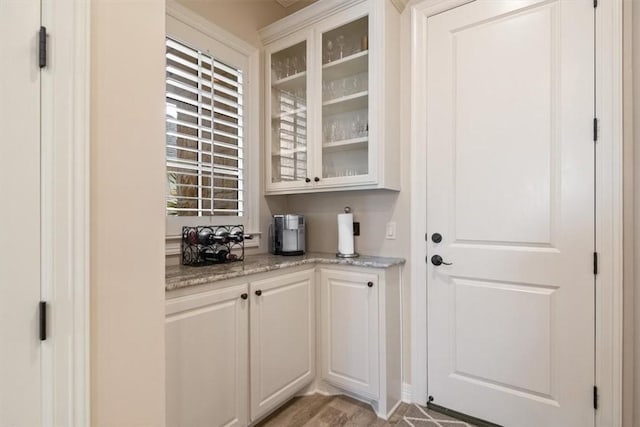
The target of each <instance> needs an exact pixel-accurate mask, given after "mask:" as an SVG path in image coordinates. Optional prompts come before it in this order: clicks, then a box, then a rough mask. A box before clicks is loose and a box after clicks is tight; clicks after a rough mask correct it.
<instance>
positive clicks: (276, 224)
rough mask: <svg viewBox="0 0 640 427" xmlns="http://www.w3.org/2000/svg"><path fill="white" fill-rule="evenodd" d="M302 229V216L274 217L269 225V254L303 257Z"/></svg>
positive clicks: (303, 239)
mask: <svg viewBox="0 0 640 427" xmlns="http://www.w3.org/2000/svg"><path fill="white" fill-rule="evenodd" d="M304 228H305V227H304V217H303V216H302V215H293V214H286V215H274V216H273V221H272V223H271V224H270V225H269V252H271V253H272V254H276V255H291V256H292V255H304V252H305V237H304V234H305V231H304Z"/></svg>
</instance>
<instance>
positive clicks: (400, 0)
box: [391, 0, 409, 13]
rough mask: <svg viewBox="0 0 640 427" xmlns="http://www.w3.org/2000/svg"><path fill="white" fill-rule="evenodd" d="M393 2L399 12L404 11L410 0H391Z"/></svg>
mask: <svg viewBox="0 0 640 427" xmlns="http://www.w3.org/2000/svg"><path fill="white" fill-rule="evenodd" d="M391 3H392V4H393V5H394V6H395V7H396V9H398V12H399V13H402V11H403V10H404V9H405V8H406V7H407V4H409V0H391Z"/></svg>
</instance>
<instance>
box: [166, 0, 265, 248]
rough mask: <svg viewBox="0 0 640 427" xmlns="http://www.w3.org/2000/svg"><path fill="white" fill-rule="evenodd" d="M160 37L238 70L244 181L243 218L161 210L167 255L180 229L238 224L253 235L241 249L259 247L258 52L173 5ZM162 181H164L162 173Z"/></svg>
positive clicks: (178, 240)
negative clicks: (186, 214)
mask: <svg viewBox="0 0 640 427" xmlns="http://www.w3.org/2000/svg"><path fill="white" fill-rule="evenodd" d="M164 37H165V39H166V37H170V38H172V39H174V40H176V41H179V42H181V43H184V44H186V45H187V46H189V47H192V48H194V49H198V50H200V51H202V52H206V53H207V54H209V55H211V56H212V57H214V58H215V59H217V60H219V61H221V62H224V63H225V64H228V65H230V66H233V67H235V68H238V69H241V70H242V72H243V103H244V129H243V131H244V141H243V142H244V146H243V155H244V168H245V169H244V171H243V178H244V182H245V188H244V189H243V193H244V194H243V195H244V215H243V216H240V217H239V216H223V215H221V216H173V215H167V213H166V209H165V217H166V238H167V255H175V254H179V253H180V239H181V233H182V227H183V226H195V225H227V224H242V225H244V227H245V229H246V230H247V233H250V234H254V235H256V238H254V239H253V240H248V241H246V242H245V247H257V246H259V244H260V241H259V235H260V233H259V218H260V213H259V197H260V181H259V179H260V162H259V155H260V147H259V135H260V133H259V132H260V115H259V107H260V90H259V87H258V86H259V81H260V80H259V77H260V68H259V64H260V63H259V60H260V59H259V58H260V56H259V54H260V51H259V49H258V48H257V47H254V46H252V45H250V44H249V43H247V42H245V41H244V40H242V39H240V38H238V37H237V36H235V35H233V34H231V33H229V32H228V31H226V30H224V29H222V28H220V27H218V26H217V25H215V24H213V23H212V22H210V21H207V20H206V19H204V18H202V17H201V16H199V15H197V14H195V13H194V12H192V11H190V10H189V9H187V8H185V7H184V6H181V5H178V4H176V3H175V2H168V4H167V13H166V32H165V34H164ZM163 108H164V106H163ZM165 159H166V154H165ZM164 179H165V180H166V173H165V175H164Z"/></svg>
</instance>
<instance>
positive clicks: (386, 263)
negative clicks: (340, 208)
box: [165, 255, 406, 292]
mask: <svg viewBox="0 0 640 427" xmlns="http://www.w3.org/2000/svg"><path fill="white" fill-rule="evenodd" d="M405 263H406V260H405V259H404V258H390V257H371V256H363V257H359V258H333V257H330V256H329V255H325V256H322V255H318V256H310V257H307V258H304V259H295V260H293V259H291V260H289V259H286V258H284V259H282V260H280V259H279V260H278V261H277V262H274V263H272V264H268V265H256V266H254V267H251V268H249V269H246V270H238V271H224V272H220V273H206V272H204V274H202V275H201V276H199V277H186V278H184V279H182V278H180V277H179V276H176V277H172V278H170V279H167V280H166V281H165V292H169V291H174V290H177V289H185V288H189V287H193V286H198V285H205V284H212V283H215V282H221V281H225V280H230V279H235V278H238V277H245V276H251V275H254V274H260V273H267V272H270V271H276V270H281V269H284V268H292V267H297V266H301V265H309V264H314V265H318V264H323V265H346V266H353V267H361V268H381V269H386V268H390V267H394V266H399V265H404V264H405ZM193 268H207V267H193ZM194 271H197V270H194Z"/></svg>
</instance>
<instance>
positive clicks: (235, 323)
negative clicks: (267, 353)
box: [166, 284, 249, 427]
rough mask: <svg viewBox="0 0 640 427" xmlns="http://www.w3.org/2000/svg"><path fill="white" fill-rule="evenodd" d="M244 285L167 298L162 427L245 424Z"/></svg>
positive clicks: (216, 426) (246, 323)
mask: <svg viewBox="0 0 640 427" xmlns="http://www.w3.org/2000/svg"><path fill="white" fill-rule="evenodd" d="M247 292H248V285H246V284H244V285H239V286H234V287H232V288H227V289H224V290H218V291H212V292H206V293H202V294H197V295H190V296H186V297H180V298H176V299H173V300H168V301H167V308H166V310H167V316H166V375H167V378H166V386H167V392H166V395H167V397H166V405H167V406H166V411H167V427H180V426H181V427H192V426H208V427H218V426H225V427H231V426H246V425H247V424H248V419H247V418H248V416H247V415H248V414H247V406H246V405H247V389H248V376H247V372H248V369H249V368H248V352H247V347H248V339H249V337H248V314H249V300H248V298H247V299H243V297H242V296H243V294H244V296H245V298H246V297H247V296H248V295H246V294H247Z"/></svg>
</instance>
